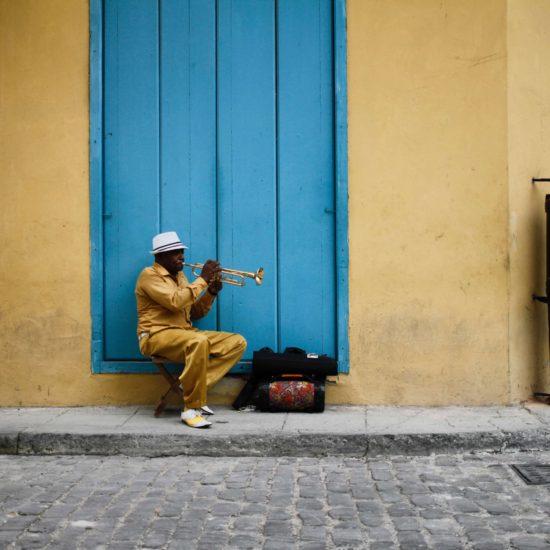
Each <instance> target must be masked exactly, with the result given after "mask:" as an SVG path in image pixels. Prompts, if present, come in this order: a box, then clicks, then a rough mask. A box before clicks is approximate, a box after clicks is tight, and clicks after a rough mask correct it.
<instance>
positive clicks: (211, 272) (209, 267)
mask: <svg viewBox="0 0 550 550" xmlns="http://www.w3.org/2000/svg"><path fill="white" fill-rule="evenodd" d="M221 271H222V268H221V266H220V263H219V262H217V261H216V260H206V262H205V264H204V265H203V266H202V271H201V277H202V278H203V279H204V280H205V281H206V282H207V283H208V284H210V283H211V282H212V281H213V280H214V279H216V278H217V276H218V275H221Z"/></svg>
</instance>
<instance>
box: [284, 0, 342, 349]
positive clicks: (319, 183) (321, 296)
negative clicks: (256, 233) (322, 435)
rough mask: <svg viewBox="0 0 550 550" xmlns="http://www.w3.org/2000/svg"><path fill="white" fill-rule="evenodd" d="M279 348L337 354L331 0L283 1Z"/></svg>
mask: <svg viewBox="0 0 550 550" xmlns="http://www.w3.org/2000/svg"><path fill="white" fill-rule="evenodd" d="M278 83H279V93H278V129H279V132H278V136H279V139H278V143H279V209H278V216H279V267H280V273H279V315H280V343H281V347H283V348H284V347H285V346H288V345H291V346H299V347H302V348H305V349H307V350H308V351H316V352H320V353H327V354H330V355H334V354H335V352H336V348H335V343H336V331H335V323H336V309H335V305H336V279H335V235H334V231H335V219H334V216H335V213H334V210H335V202H334V153H333V110H332V109H333V107H332V105H333V75H332V2H331V0H279V2H278Z"/></svg>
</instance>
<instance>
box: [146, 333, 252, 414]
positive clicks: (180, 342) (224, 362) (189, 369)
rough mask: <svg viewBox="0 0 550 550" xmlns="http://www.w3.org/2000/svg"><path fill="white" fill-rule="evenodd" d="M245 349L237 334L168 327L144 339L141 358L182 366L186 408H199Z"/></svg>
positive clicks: (243, 342)
mask: <svg viewBox="0 0 550 550" xmlns="http://www.w3.org/2000/svg"><path fill="white" fill-rule="evenodd" d="M245 349H246V340H245V339H244V338H243V337H242V336H241V335H240V334H232V333H230V332H217V331H213V330H198V329H196V328H191V329H180V328H169V329H165V330H161V331H160V332H156V333H154V334H152V335H151V336H150V337H149V338H146V339H144V341H143V343H142V345H141V352H142V353H143V354H144V355H149V356H151V355H160V356H162V357H166V358H167V359H170V361H174V363H185V367H184V369H183V372H182V373H181V376H180V381H181V384H182V386H183V403H184V408H185V409H198V408H200V407H202V406H203V405H205V404H206V392H207V390H208V388H211V387H212V386H213V385H214V384H215V383H216V382H218V381H219V380H220V379H221V378H223V376H224V375H225V374H226V373H227V372H228V371H229V370H230V369H231V367H233V366H234V365H235V364H236V363H237V362H238V361H239V359H240V358H241V357H242V355H243V353H244V350H245Z"/></svg>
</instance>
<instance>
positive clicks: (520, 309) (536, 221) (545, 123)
mask: <svg viewBox="0 0 550 550" xmlns="http://www.w3.org/2000/svg"><path fill="white" fill-rule="evenodd" d="M549 28H550V6H549V4H548V2H547V1H546V0H529V1H525V0H510V2H509V4H508V59H509V61H508V120H509V152H508V155H509V177H510V276H511V279H510V280H511V284H510V388H511V398H512V400H521V399H526V398H528V397H529V396H531V395H532V393H533V391H546V392H547V391H549V389H550V375H549V372H548V326H547V321H546V318H547V317H546V313H547V307H546V306H545V305H544V304H541V303H538V302H533V301H532V299H531V295H532V294H533V293H537V294H539V295H545V294H546V290H545V277H546V274H545V271H546V270H545V261H546V255H545V242H546V236H545V233H546V228H545V215H544V197H545V195H546V194H547V193H550V184H549V183H538V184H536V185H532V184H531V178H533V177H536V178H541V177H542V178H548V177H550V156H549V154H548V151H549V147H550V34H549V33H548V29H549Z"/></svg>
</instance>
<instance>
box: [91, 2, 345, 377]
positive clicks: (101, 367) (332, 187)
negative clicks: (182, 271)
mask: <svg viewBox="0 0 550 550" xmlns="http://www.w3.org/2000/svg"><path fill="white" fill-rule="evenodd" d="M345 8H346V5H345V0H304V1H302V2H296V1H295V0H277V1H275V0H163V1H162V2H142V1H138V0H90V113H91V114H90V195H91V205H90V207H91V229H90V231H91V279H92V280H91V282H92V296H91V302H92V369H93V372H94V373H154V372H156V369H154V368H152V367H153V366H152V365H151V364H150V363H149V362H147V361H146V360H145V359H144V358H143V357H141V356H140V354H139V350H138V347H137V341H136V336H135V326H136V312H135V302H134V295H133V287H134V283H135V279H136V277H137V275H138V273H139V271H140V270H141V269H142V268H143V267H144V266H146V265H148V264H150V263H151V260H152V258H151V256H150V255H149V254H148V250H149V247H150V239H151V236H152V235H153V234H154V233H155V232H157V230H158V229H160V230H163V231H165V230H169V229H176V230H177V231H178V232H180V234H181V235H182V237H183V240H184V241H186V244H188V245H189V246H190V249H189V250H188V251H187V257H188V261H189V260H191V261H195V262H197V261H201V262H202V261H204V260H205V259H206V258H208V257H218V258H219V259H220V261H221V262H222V265H224V266H226V267H233V268H239V269H247V270H250V271H252V270H255V269H257V268H258V267H259V266H263V267H264V268H265V269H266V278H265V282H264V285H262V286H261V287H255V285H254V283H253V282H251V281H249V282H248V284H247V286H246V287H244V288H233V287H229V286H227V285H226V288H225V289H224V291H223V293H222V295H221V296H220V300H219V304H218V305H217V311H213V312H211V313H210V315H209V317H207V318H206V319H205V320H203V321H201V322H200V324H199V326H200V327H201V328H207V329H216V328H217V329H218V330H228V331H234V332H241V333H242V334H243V335H245V337H246V338H247V340H248V342H249V348H248V350H249V351H248V354H247V356H245V361H243V363H242V364H240V365H239V366H238V367H236V368H235V369H234V370H233V372H246V371H247V370H248V369H249V360H250V357H251V351H252V350H253V349H257V348H259V347H263V346H265V345H269V346H271V347H273V348H274V349H276V348H284V347H285V346H288V345H298V346H301V347H304V348H305V349H308V351H316V352H319V353H327V354H329V355H336V356H337V358H338V362H339V370H340V372H348V371H349V351H348V347H349V343H348V222H347V219H348V204H347V202H348V191H347V189H348V186H347V100H346V94H347V90H346V10H345ZM304 266H305V267H306V269H304ZM311 266H314V272H313V273H311V272H308V270H309V269H310V267H311ZM188 277H190V278H191V274H190V273H188Z"/></svg>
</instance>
